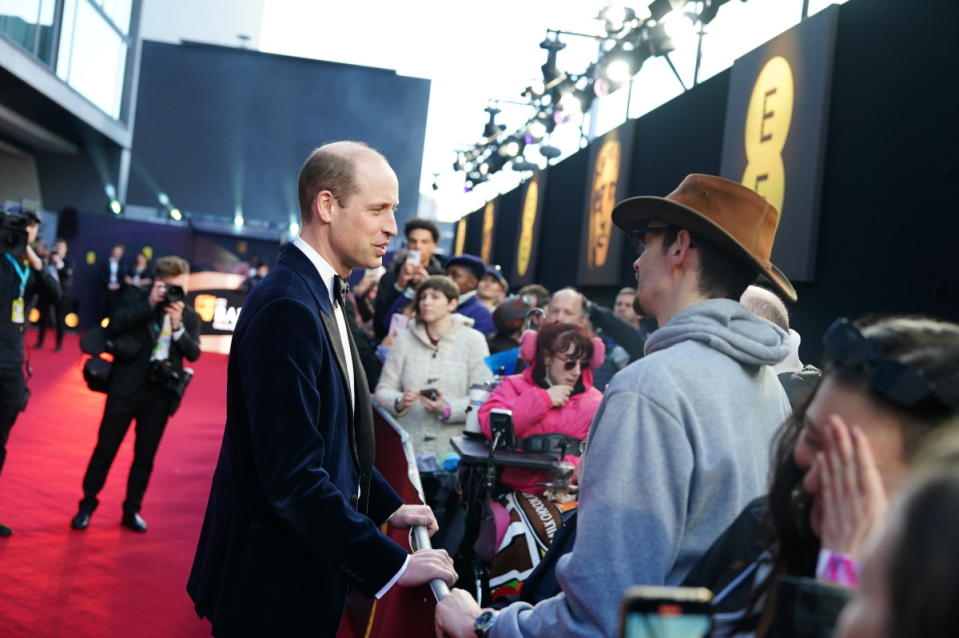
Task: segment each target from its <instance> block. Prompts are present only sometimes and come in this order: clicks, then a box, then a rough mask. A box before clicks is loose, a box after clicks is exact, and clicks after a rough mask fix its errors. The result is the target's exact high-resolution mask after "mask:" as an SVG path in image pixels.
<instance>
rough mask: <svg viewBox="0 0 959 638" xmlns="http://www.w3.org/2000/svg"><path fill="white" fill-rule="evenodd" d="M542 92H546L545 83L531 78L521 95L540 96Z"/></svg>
mask: <svg viewBox="0 0 959 638" xmlns="http://www.w3.org/2000/svg"><path fill="white" fill-rule="evenodd" d="M544 93H546V85H545V84H543V83H542V82H540V81H539V80H533V82H531V83H530V85H529V86H528V87H526V90H525V91H523V93H522V95H523V96H525V97H528V98H537V97H542V95H543V94H544Z"/></svg>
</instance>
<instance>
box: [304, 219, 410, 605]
mask: <svg viewBox="0 0 959 638" xmlns="http://www.w3.org/2000/svg"><path fill="white" fill-rule="evenodd" d="M293 245H294V246H296V247H297V248H299V249H300V251H301V252H302V253H303V254H304V255H306V257H307V259H309V260H310V261H311V262H313V265H314V266H316V270H317V272H319V273H320V279H322V280H323V285H324V286H326V290H327V293H328V294H329V295H330V304H331V305H332V306H333V317H334V318H335V319H336V329H337V332H339V333H340V334H339V336H340V343H342V344H343V354H344V355H345V357H344V358H345V359H346V378H347V380H348V381H349V386H350V401H351V402H352V403H353V408H354V410H355V409H356V390H355V389H354V387H353V352H352V350H350V339H349V337H348V336H347V335H348V333H347V327H346V315H344V314H343V308H342V307H340V305H339V304H337V303H336V302H335V301H334V300H333V296H334V295H333V277H334V275H336V274H337V272H336V271H335V270H334V269H333V266H331V265H330V264H329V262H327V261H326V260H325V259H323V257H321V256H320V253H318V252H316V250H314V249H313V247H312V246H310V245H309V244H308V243H306V242H305V241H303V238H302V237H297V238H296V239H294V240H293ZM409 564H410V557H409V556H408V555H407V557H406V560H405V561H404V562H403V566H402V567H400V570H399V571H398V572H396V575H395V576H393V578H392V579H390V582H388V583H386V584H385V585H384V586H383V588H382V589H381V590H380V591H378V592H376V597H377V598H382V597H383V596H384V595H385V594H386V592H388V591H389V590H390V588H391V587H393V585H395V584H396V581H398V580H399V579H400V576H402V575H403V574H404V573H405V572H406V568H407V567H408V566H409Z"/></svg>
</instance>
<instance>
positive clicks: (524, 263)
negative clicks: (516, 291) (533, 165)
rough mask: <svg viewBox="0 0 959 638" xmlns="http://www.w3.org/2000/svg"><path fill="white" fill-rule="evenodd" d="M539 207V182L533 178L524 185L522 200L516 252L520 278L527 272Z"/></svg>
mask: <svg viewBox="0 0 959 638" xmlns="http://www.w3.org/2000/svg"><path fill="white" fill-rule="evenodd" d="M538 207H539V182H538V181H537V179H536V178H535V177H534V178H533V179H531V180H530V182H529V184H527V185H526V199H525V200H523V217H522V219H521V220H520V231H519V248H518V250H517V252H516V274H517V275H519V276H520V277H522V276H524V275H525V274H526V271H527V270H529V259H530V256H531V255H532V254H533V228H534V227H535V226H536V209H537V208H538Z"/></svg>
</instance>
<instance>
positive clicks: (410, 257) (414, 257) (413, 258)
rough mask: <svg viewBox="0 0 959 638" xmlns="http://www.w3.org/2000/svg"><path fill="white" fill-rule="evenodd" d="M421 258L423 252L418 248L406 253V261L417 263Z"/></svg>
mask: <svg viewBox="0 0 959 638" xmlns="http://www.w3.org/2000/svg"><path fill="white" fill-rule="evenodd" d="M422 260H423V254H422V253H420V251H418V250H410V251H408V252H407V253H406V263H410V262H413V263H414V264H419V263H420V262H421V261H422Z"/></svg>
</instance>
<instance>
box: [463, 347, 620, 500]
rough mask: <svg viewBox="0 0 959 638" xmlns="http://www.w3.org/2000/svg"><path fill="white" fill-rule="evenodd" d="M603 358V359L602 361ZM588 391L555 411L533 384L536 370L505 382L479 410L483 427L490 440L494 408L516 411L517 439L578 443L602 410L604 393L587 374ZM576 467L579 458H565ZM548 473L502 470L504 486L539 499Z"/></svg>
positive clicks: (574, 397)
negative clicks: (561, 437) (549, 437)
mask: <svg viewBox="0 0 959 638" xmlns="http://www.w3.org/2000/svg"><path fill="white" fill-rule="evenodd" d="M601 359H602V357H600V360H601ZM582 381H583V385H584V386H585V388H586V390H585V391H584V392H580V393H579V394H574V395H572V396H571V397H570V398H569V400H568V401H567V402H566V404H565V405H563V406H562V407H560V408H554V407H552V406H553V402H552V400H551V399H550V398H549V394H547V393H546V390H544V389H543V388H541V387H539V386H538V385H536V382H534V381H533V369H532V368H527V369H526V370H524V371H523V372H522V373H521V374H514V375H511V376H508V377H506V378H504V379H503V380H502V381H501V382H500V384H499V385H498V386H496V389H494V390H493V392H492V393H491V394H490V397H489V398H488V399H487V400H486V402H485V403H483V405H482V406H481V407H480V409H479V422H480V427H481V428H482V429H483V434H484V435H486V438H487V439H489V438H490V425H489V413H490V410H492V409H493V408H502V409H506V410H512V411H513V428H514V430H515V432H516V437H517V438H520V439H525V438H526V437H529V436H533V435H534V434H568V435H569V436H573V437H576V438H577V439H584V440H585V439H586V437H587V435H588V434H589V426H590V424H591V423H592V421H593V415H594V414H596V410H597V409H598V408H599V402H600V401H601V400H602V398H603V395H602V393H601V392H600V391H599V390H597V389H596V388H594V387H593V373H592V371H591V370H585V371H584V372H583V375H582ZM564 460H566V461H569V462H570V463H572V464H573V466H578V465H579V461H580V457H578V456H573V455H571V454H569V455H567V456H566V457H565V459H564ZM549 478H550V477H549V472H546V471H538V470H526V469H521V468H515V467H506V468H503V473H502V475H501V476H500V480H501V482H502V483H503V484H504V485H506V486H508V487H510V488H512V489H515V490H520V491H522V492H529V493H531V494H537V495H540V494H542V493H543V490H544V488H543V487H541V486H539V485H536V482H537V481H548V480H549Z"/></svg>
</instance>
